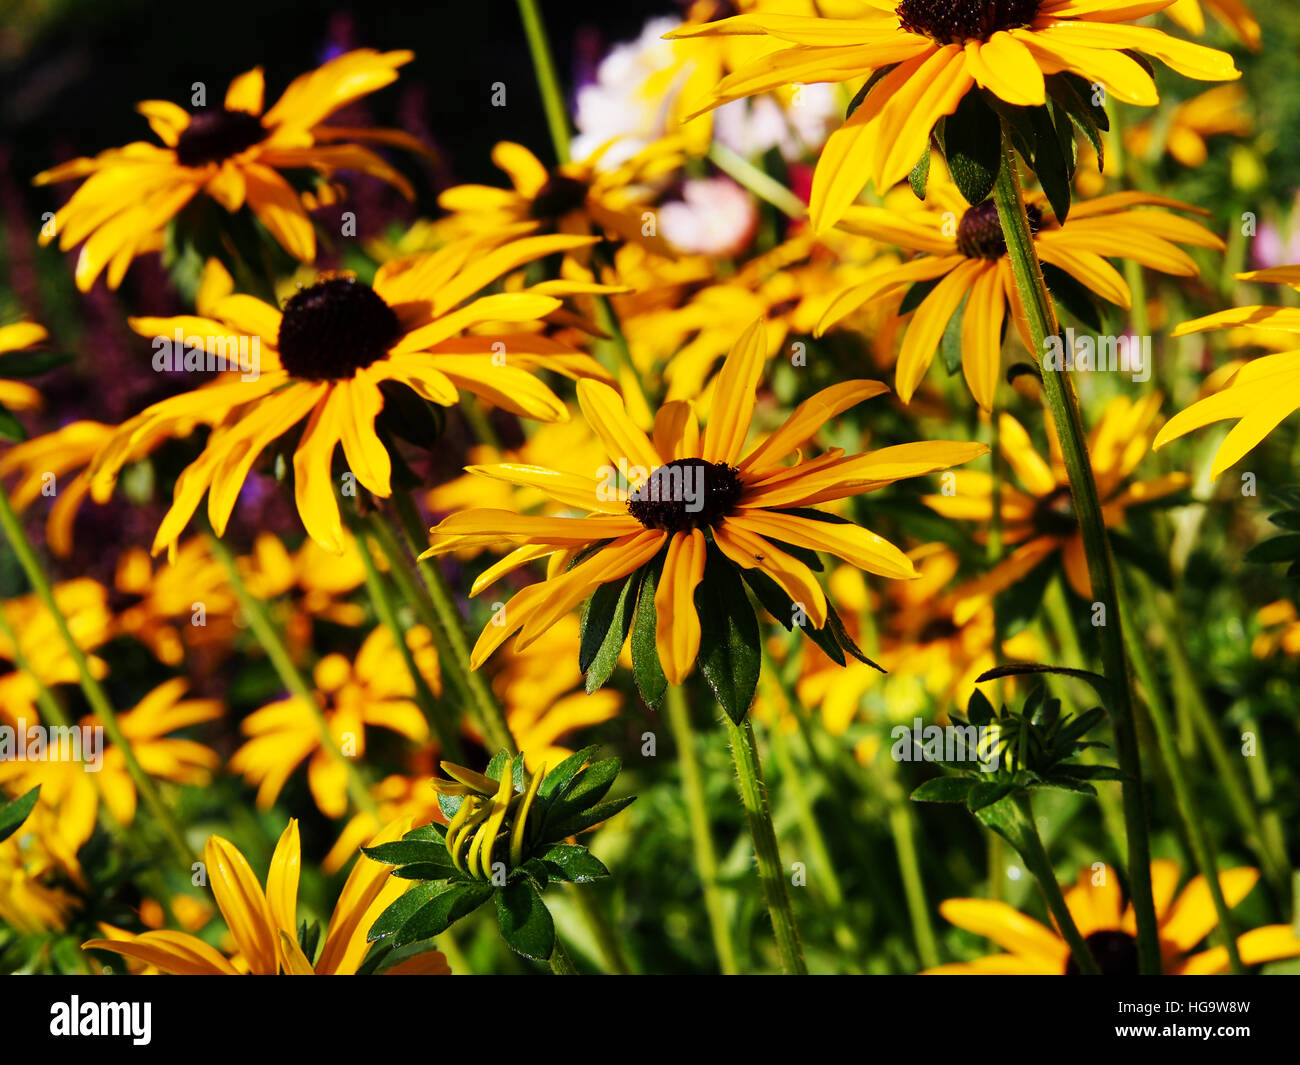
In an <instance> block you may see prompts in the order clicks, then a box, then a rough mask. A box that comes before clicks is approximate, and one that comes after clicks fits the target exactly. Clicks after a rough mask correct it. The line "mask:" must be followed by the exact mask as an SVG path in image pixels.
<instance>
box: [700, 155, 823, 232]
mask: <svg viewBox="0 0 1300 1065" xmlns="http://www.w3.org/2000/svg"><path fill="white" fill-rule="evenodd" d="M709 161H710V162H712V163H713V164H714V165H715V166H716V167H717V168H718V169H719V170H721V171H722V172H723V173H724V174H726V175H727V176H728V177H730V178H731V179H732V180H734V181H735V182H736V183H737V184H738V185H740V186H742V187H743V188H746V189H748V190H749V191H750V192H752V193H753V194H754V195H755V196H757V197H758V198H759V199H760V200H766V201H767V202H768V203H770V204H771V205H772V206H773V207H775V208H776V209H777V210H778V211H780V212H781V213H782V214H784V215H786V216H787V217H789V218H794V219H803V218H806V217H807V215H808V207H807V205H806V204H805V203H804V202H803V200H801V199H799V197H798V196H796V195H795V194H794V193H793V192H791V191H790V190H789V189H787V188H786V187H785V186H784V185H782V184H781V182H779V181H777V180H776V179H775V178H773V177H771V176H770V175H769V174H766V173H764V172H763V171H762V170H760V169H759V168H758V167H756V166H755V165H754V164H753V163H751V162H750V161H749V160H748V159H746V158H745V157H744V156H742V155H739V154H737V153H736V152H734V151H732V150H731V149H730V148H728V147H727V146H726V145H725V144H723V143H722V142H721V141H714V142H713V143H712V144H710V145H709Z"/></svg>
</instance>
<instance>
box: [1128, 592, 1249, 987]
mask: <svg viewBox="0 0 1300 1065" xmlns="http://www.w3.org/2000/svg"><path fill="white" fill-rule="evenodd" d="M1117 590H1118V589H1117ZM1120 611H1121V616H1122V620H1123V625H1124V635H1125V639H1126V642H1127V643H1128V648H1129V655H1130V656H1131V657H1132V659H1133V669H1134V671H1135V672H1136V673H1137V676H1138V680H1139V681H1140V682H1141V684H1142V689H1143V691H1144V692H1145V693H1146V697H1147V712H1148V713H1149V714H1150V716H1151V724H1152V725H1153V726H1154V727H1155V732H1156V742H1157V744H1158V745H1159V748H1160V756H1161V759H1162V760H1163V761H1164V764H1165V771H1166V772H1167V773H1168V774H1169V781H1170V783H1171V784H1172V785H1173V789H1174V805H1175V807H1176V808H1177V810H1178V817H1179V820H1180V821H1182V824H1183V831H1184V832H1185V833H1186V835H1187V841H1188V844H1189V845H1190V847H1191V851H1192V858H1193V860H1194V861H1195V862H1196V866H1197V868H1198V869H1199V870H1200V873H1201V876H1203V877H1204V878H1205V886H1206V887H1207V888H1209V891H1210V899H1211V901H1212V902H1213V904H1214V912H1215V914H1216V915H1217V916H1218V919H1219V928H1218V934H1219V936H1220V938H1221V940H1222V945H1223V946H1224V947H1225V948H1226V949H1227V951H1228V962H1229V965H1230V967H1231V969H1232V971H1233V973H1234V974H1236V975H1238V976H1240V975H1241V974H1242V973H1243V972H1244V970H1243V969H1242V966H1241V957H1240V955H1239V954H1238V953H1237V936H1236V932H1235V931H1234V928H1233V920H1232V913H1231V911H1230V910H1229V909H1228V904H1227V901H1226V900H1225V899H1224V897H1223V888H1222V887H1221V886H1220V885H1219V869H1218V863H1217V862H1216V861H1215V858H1214V845H1213V844H1212V843H1211V841H1210V837H1209V834H1208V833H1207V832H1206V830H1205V819H1204V817H1203V816H1202V814H1201V810H1200V804H1199V803H1198V802H1197V799H1196V793H1195V791H1193V790H1192V787H1191V785H1190V784H1188V782H1187V770H1186V767H1185V766H1184V765H1183V756H1182V752H1181V751H1180V750H1179V749H1178V740H1177V737H1176V736H1175V734H1174V726H1173V722H1172V721H1171V720H1170V717H1169V708H1168V706H1167V705H1166V702H1165V696H1164V692H1163V691H1162V690H1161V688H1160V683H1159V679H1158V678H1157V677H1156V670H1155V666H1154V665H1153V663H1152V662H1151V657H1150V655H1149V654H1148V652H1147V647H1146V643H1145V642H1144V638H1143V635H1142V633H1140V632H1139V631H1138V628H1137V623H1136V620H1135V619H1134V617H1133V614H1132V610H1131V609H1130V607H1129V605H1128V602H1127V599H1126V597H1124V596H1123V595H1122V594H1121V597H1120Z"/></svg>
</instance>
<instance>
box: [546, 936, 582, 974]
mask: <svg viewBox="0 0 1300 1065" xmlns="http://www.w3.org/2000/svg"><path fill="white" fill-rule="evenodd" d="M550 960H551V972H553V973H554V974H555V975H556V976H577V975H578V970H577V969H575V968H574V966H573V959H572V958H570V957H569V952H568V951H567V950H565V949H564V944H563V943H561V942H560V937H559V936H556V937H555V946H554V947H552V948H551V959H550Z"/></svg>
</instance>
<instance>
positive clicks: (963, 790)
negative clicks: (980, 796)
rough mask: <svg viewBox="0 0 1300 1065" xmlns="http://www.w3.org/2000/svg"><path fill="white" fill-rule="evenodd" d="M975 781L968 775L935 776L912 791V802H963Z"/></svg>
mask: <svg viewBox="0 0 1300 1065" xmlns="http://www.w3.org/2000/svg"><path fill="white" fill-rule="evenodd" d="M974 786H975V781H974V780H972V779H971V778H970V777H935V778H934V779H933V780H927V781H926V782H925V783H924V784H922V785H921V786H920V787H918V788H916V789H915V790H914V791H913V792H912V801H913V802H965V801H966V797H967V795H969V794H970V790H971V789H972V788H973V787H974Z"/></svg>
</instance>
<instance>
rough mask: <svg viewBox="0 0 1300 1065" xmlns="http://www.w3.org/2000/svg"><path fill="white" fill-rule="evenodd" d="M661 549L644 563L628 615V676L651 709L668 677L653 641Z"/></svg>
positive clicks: (654, 705)
mask: <svg viewBox="0 0 1300 1065" xmlns="http://www.w3.org/2000/svg"><path fill="white" fill-rule="evenodd" d="M663 566H664V552H662V551H661V552H660V553H659V555H658V556H657V557H656V558H655V560H654V561H653V562H652V563H650V565H648V566H646V567H644V569H643V571H642V577H641V590H640V591H639V592H638V593H637V600H636V616H635V617H634V618H633V619H632V676H633V678H634V679H635V680H636V690H637V691H638V692H639V693H640V694H641V701H642V702H644V703H645V704H646V706H648V707H649V708H650V709H651V710H656V709H658V708H659V703H660V702H661V701H662V700H663V697H664V692H665V691H666V690H667V688H668V678H667V677H665V676H664V668H663V666H662V665H660V663H659V648H658V646H657V645H656V644H655V628H656V625H657V621H656V615H655V588H656V586H657V585H658V583H659V575H660V574H661V573H662V572H663Z"/></svg>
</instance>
